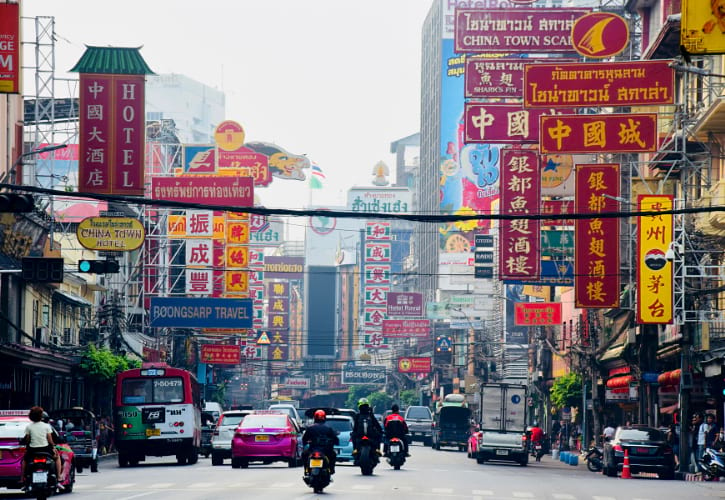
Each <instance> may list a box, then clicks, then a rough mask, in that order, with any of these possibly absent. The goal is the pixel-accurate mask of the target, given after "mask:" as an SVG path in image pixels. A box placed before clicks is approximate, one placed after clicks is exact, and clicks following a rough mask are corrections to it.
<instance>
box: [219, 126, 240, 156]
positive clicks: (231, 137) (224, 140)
mask: <svg viewBox="0 0 725 500" xmlns="http://www.w3.org/2000/svg"><path fill="white" fill-rule="evenodd" d="M214 142H216V145H217V147H218V148H219V149H221V150H224V151H234V150H235V149H239V148H240V147H241V146H242V144H244V128H242V126H241V125H240V124H238V123H237V122H235V121H233V120H224V121H223V122H221V123H220V124H219V125H217V127H216V130H214Z"/></svg>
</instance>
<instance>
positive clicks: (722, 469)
mask: <svg viewBox="0 0 725 500" xmlns="http://www.w3.org/2000/svg"><path fill="white" fill-rule="evenodd" d="M697 467H698V469H700V472H702V475H703V476H704V477H705V480H707V481H712V480H713V479H718V478H721V477H725V452H719V451H716V450H714V449H712V448H705V454H704V455H703V456H702V460H701V461H699V462H697Z"/></svg>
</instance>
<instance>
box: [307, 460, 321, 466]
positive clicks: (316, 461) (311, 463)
mask: <svg viewBox="0 0 725 500" xmlns="http://www.w3.org/2000/svg"><path fill="white" fill-rule="evenodd" d="M310 467H322V459H321V458H311V459H310Z"/></svg>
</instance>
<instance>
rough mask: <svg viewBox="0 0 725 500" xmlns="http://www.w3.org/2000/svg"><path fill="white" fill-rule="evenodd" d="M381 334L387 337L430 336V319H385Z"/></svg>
mask: <svg viewBox="0 0 725 500" xmlns="http://www.w3.org/2000/svg"><path fill="white" fill-rule="evenodd" d="M383 335H384V336H385V337H387V338H407V337H424V338H428V337H429V336H430V320H428V319H385V320H383Z"/></svg>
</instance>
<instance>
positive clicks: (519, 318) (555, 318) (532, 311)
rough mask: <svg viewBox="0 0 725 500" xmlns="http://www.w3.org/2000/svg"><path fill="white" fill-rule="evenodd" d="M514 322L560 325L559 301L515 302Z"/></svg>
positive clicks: (519, 324)
mask: <svg viewBox="0 0 725 500" xmlns="http://www.w3.org/2000/svg"><path fill="white" fill-rule="evenodd" d="M514 324H515V325H516V326H545V325H560V324H561V303H559V302H515V303H514Z"/></svg>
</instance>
